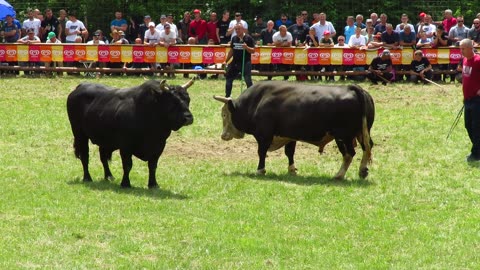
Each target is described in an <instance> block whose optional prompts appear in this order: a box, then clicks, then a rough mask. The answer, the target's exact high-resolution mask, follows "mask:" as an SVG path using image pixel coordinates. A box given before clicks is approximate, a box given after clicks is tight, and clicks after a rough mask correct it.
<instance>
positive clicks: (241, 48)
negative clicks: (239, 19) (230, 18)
mask: <svg viewBox="0 0 480 270" xmlns="http://www.w3.org/2000/svg"><path fill="white" fill-rule="evenodd" d="M235 32H236V33H237V35H236V36H234V37H233V38H232V42H231V44H230V51H228V54H227V58H226V59H225V63H224V64H226V63H228V62H229V61H230V59H232V62H231V63H230V64H228V66H227V70H226V73H225V79H226V84H225V96H226V97H230V95H231V94H232V87H233V80H234V79H235V78H236V77H237V75H238V73H242V75H243V79H244V80H245V83H246V84H247V87H250V86H252V84H253V83H252V63H251V54H252V53H254V52H255V41H254V40H253V38H252V37H251V36H250V35H248V34H246V33H245V29H244V28H243V25H242V24H241V23H239V24H236V25H235Z"/></svg>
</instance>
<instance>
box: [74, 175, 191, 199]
mask: <svg viewBox="0 0 480 270" xmlns="http://www.w3.org/2000/svg"><path fill="white" fill-rule="evenodd" d="M67 183H68V184H69V185H83V186H85V187H88V188H90V189H91V190H99V191H105V190H107V191H113V192H116V193H119V194H127V195H134V196H142V197H149V198H152V199H174V200H186V199H188V196H185V195H181V194H176V193H173V192H171V191H169V190H164V189H161V188H156V189H148V188H142V187H134V186H132V187H131V188H122V187H121V186H120V184H119V183H116V182H114V181H107V180H99V181H92V182H83V181H82V180H80V179H78V178H77V179H75V180H71V181H68V182H67Z"/></svg>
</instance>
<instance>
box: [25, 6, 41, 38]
mask: <svg viewBox="0 0 480 270" xmlns="http://www.w3.org/2000/svg"><path fill="white" fill-rule="evenodd" d="M27 14H28V19H26V20H25V21H23V25H22V37H23V36H25V35H26V34H27V29H33V31H35V32H34V33H35V36H36V37H38V36H39V35H40V28H41V27H42V21H40V20H39V19H37V18H35V13H34V11H33V10H31V9H28V10H27Z"/></svg>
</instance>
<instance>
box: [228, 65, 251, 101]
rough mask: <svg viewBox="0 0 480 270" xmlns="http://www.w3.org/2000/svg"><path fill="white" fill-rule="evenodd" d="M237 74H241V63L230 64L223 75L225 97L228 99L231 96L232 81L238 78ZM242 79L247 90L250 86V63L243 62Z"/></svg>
mask: <svg viewBox="0 0 480 270" xmlns="http://www.w3.org/2000/svg"><path fill="white" fill-rule="evenodd" d="M239 73H242V63H231V64H230V65H228V67H227V72H226V73H225V79H226V81H227V82H226V84H225V96H226V97H230V95H231V94H232V88H233V80H235V78H236V77H237V76H238V74H239ZM243 79H244V80H245V83H246V84H247V88H248V87H250V86H252V84H253V83H252V63H251V62H245V64H244V66H243Z"/></svg>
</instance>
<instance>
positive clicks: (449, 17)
mask: <svg viewBox="0 0 480 270" xmlns="http://www.w3.org/2000/svg"><path fill="white" fill-rule="evenodd" d="M444 16H445V19H444V20H443V22H442V25H443V29H444V30H445V32H446V33H449V32H450V29H451V28H452V27H454V26H455V25H457V19H455V18H454V17H453V14H452V10H451V9H446V10H445V12H444Z"/></svg>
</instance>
